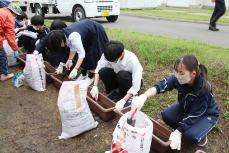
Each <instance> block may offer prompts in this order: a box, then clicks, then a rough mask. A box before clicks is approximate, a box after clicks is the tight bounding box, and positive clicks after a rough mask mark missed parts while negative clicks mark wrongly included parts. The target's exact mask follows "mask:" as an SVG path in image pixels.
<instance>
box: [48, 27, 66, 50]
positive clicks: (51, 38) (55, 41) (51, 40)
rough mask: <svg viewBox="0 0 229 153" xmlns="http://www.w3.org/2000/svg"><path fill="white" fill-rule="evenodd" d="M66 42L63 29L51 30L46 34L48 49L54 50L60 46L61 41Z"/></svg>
mask: <svg viewBox="0 0 229 153" xmlns="http://www.w3.org/2000/svg"><path fill="white" fill-rule="evenodd" d="M62 42H63V43H64V44H66V37H65V34H64V31H62V30H53V31H51V32H50V33H49V35H48V45H47V48H48V50H50V51H51V52H52V51H56V50H58V49H60V48H62V47H61V43H62Z"/></svg>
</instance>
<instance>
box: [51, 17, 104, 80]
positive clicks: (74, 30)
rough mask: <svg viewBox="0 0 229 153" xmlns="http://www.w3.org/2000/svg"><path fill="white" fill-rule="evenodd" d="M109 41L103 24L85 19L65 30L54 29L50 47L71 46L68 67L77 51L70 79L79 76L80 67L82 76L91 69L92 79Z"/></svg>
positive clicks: (89, 75) (90, 75)
mask: <svg viewBox="0 0 229 153" xmlns="http://www.w3.org/2000/svg"><path fill="white" fill-rule="evenodd" d="M107 42H108V38H107V34H106V32H105V30H104V28H103V26H102V25H101V24H99V23H97V22H95V21H93V20H90V19H85V20H82V21H79V22H76V23H73V24H72V25H70V26H68V27H66V28H64V29H63V30H54V31H52V32H51V33H50V36H49V43H48V44H49V45H48V47H49V48H53V49H54V48H60V47H61V46H62V47H63V46H66V45H67V46H68V47H69V48H70V55H69V58H68V61H67V62H66V68H67V69H70V68H71V67H72V66H73V62H72V60H73V58H74V56H75V54H76V53H77V54H76V55H77V60H76V65H75V67H74V68H73V70H72V71H71V73H70V75H69V78H70V79H74V78H75V77H76V76H77V72H78V70H79V68H81V69H82V71H81V72H82V75H81V77H85V76H86V74H87V71H89V73H88V78H90V79H92V78H93V74H94V70H95V68H96V66H97V62H98V61H99V59H100V57H101V55H102V53H103V51H104V48H105V45H106V43H107ZM92 81H93V80H92Z"/></svg>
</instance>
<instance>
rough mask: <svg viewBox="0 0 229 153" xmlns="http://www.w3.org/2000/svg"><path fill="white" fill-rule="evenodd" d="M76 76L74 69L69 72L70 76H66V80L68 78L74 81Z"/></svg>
mask: <svg viewBox="0 0 229 153" xmlns="http://www.w3.org/2000/svg"><path fill="white" fill-rule="evenodd" d="M76 76H77V69H76V68H74V69H73V70H72V71H71V73H70V75H69V76H68V78H69V79H75V77H76Z"/></svg>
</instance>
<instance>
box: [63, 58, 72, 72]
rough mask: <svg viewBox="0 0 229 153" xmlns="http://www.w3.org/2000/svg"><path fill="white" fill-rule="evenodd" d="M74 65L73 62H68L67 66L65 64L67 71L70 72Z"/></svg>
mask: <svg viewBox="0 0 229 153" xmlns="http://www.w3.org/2000/svg"><path fill="white" fill-rule="evenodd" d="M72 65H73V62H72V60H68V61H67V62H66V64H65V66H66V68H67V70H70V68H71V67H72Z"/></svg>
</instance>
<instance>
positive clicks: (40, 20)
mask: <svg viewBox="0 0 229 153" xmlns="http://www.w3.org/2000/svg"><path fill="white" fill-rule="evenodd" d="M31 24H32V25H35V26H37V25H44V18H43V17H42V16H41V15H34V16H33V17H32V18H31Z"/></svg>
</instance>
